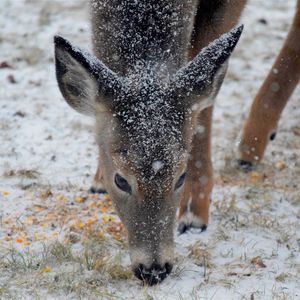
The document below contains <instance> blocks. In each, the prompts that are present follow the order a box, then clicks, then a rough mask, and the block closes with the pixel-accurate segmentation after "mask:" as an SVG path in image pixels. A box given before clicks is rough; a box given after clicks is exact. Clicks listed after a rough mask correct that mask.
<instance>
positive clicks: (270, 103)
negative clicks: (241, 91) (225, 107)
mask: <svg viewBox="0 0 300 300" xmlns="http://www.w3.org/2000/svg"><path fill="white" fill-rule="evenodd" d="M299 79H300V0H298V3H297V9H296V14H295V17H294V21H293V23H292V26H291V29H290V32H289V34H288V37H287V39H286V41H285V43H284V45H283V47H282V49H281V51H280V53H279V55H278V57H277V59H276V61H275V63H274V65H273V67H272V69H271V71H270V72H269V75H268V76H267V78H266V79H265V81H264V83H263V85H262V86H261V88H260V90H259V91H258V93H257V95H256V97H255V99H254V102H253V104H252V107H251V110H250V114H249V116H248V118H247V120H246V122H245V125H244V128H243V134H242V139H241V142H240V145H239V160H238V163H239V166H241V167H242V168H245V169H249V168H251V167H252V166H253V165H256V164H258V162H259V161H260V160H261V159H262V158H263V155H264V152H265V149H266V146H267V143H268V141H269V140H273V139H274V138H275V135H276V130H277V125H278V121H279V119H280V115H281V113H282V111H283V109H284V107H285V105H286V103H287V101H288V99H289V97H290V96H291V94H292V93H293V91H294V89H295V87H296V85H297V83H298V82H299Z"/></svg>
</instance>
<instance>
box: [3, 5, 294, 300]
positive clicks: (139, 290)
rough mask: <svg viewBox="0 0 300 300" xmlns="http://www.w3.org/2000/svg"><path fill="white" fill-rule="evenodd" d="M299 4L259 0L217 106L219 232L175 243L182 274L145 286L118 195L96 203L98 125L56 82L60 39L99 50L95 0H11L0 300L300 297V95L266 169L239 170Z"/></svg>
mask: <svg viewBox="0 0 300 300" xmlns="http://www.w3.org/2000/svg"><path fill="white" fill-rule="evenodd" d="M295 2H296V1H294V0H285V1H283V0H278V1H272V0H267V1H262V0H250V1H249V4H248V7H247V9H246V11H245V14H244V17H243V20H242V22H243V23H244V24H245V31H244V34H243V37H242V40H241V42H240V44H239V46H238V48H237V50H236V52H235V54H234V56H233V58H232V60H231V63H230V69H229V73H228V76H227V79H226V80H225V83H224V85H223V88H222V90H221V92H220V95H219V97H218V102H217V105H216V109H215V119H214V140H213V149H214V153H213V159H214V165H215V177H216V185H215V189H214V194H213V203H212V205H211V220H210V225H209V227H208V230H207V232H205V233H203V234H199V233H197V232H190V233H187V234H184V235H182V236H176V264H175V270H174V272H173V273H172V275H171V276H170V277H169V278H168V279H166V280H165V281H164V282H163V283H162V284H160V285H158V286H155V287H144V286H142V285H141V284H140V282H139V281H138V280H136V279H135V278H134V277H133V276H132V275H131V272H130V269H129V256H128V253H127V250H126V243H124V230H123V227H122V225H121V224H120V223H119V221H118V219H117V217H116V216H115V215H114V211H113V208H112V205H111V201H110V199H109V198H108V197H107V196H101V197H98V196H92V195H88V194H87V189H88V188H89V186H90V184H91V181H92V176H93V174H94V172H95V169H96V158H97V148H96V145H95V142H94V139H93V123H92V120H90V119H88V118H86V117H83V116H81V115H79V114H77V113H76V112H74V111H73V110H72V109H70V108H69V107H68V106H67V104H66V103H65V102H64V101H63V100H62V96H61V95H60V93H59V91H58V88H57V84H56V81H55V73H54V64H53V35H54V34H56V33H61V34H63V35H64V36H65V37H67V38H69V39H70V40H71V41H73V42H74V43H75V44H77V45H79V46H81V47H86V48H87V49H90V48H91V47H90V29H89V23H88V13H87V7H86V1H83V0H80V1H79V0H77V1H71V0H64V1H58V0H55V1H54V0H52V1H48V0H43V1H40V0H1V1H0V63H2V68H1V69H0V139H1V144H0V176H1V177H0V178H1V179H0V298H1V299H10V298H12V299H22V298H24V299H35V298H36V299H39V298H44V299H84V298H85V299H172V300H173V299H175V300H176V299H299V297H300V280H299V276H300V275H299V274H300V254H299V251H300V225H299V218H300V187H299V186H300V183H299V182H300V180H299V178H300V151H299V149H300V122H299V120H300V105H299V97H300V90H299V89H297V90H296V91H295V93H294V95H293V97H292V99H291V100H290V102H289V104H288V106H287V108H286V110H285V111H284V114H283V117H282V120H281V123H280V127H279V130H278V135H277V138H276V140H275V141H274V142H272V143H271V144H270V145H269V147H268V149H267V153H266V156H265V159H264V161H263V163H262V165H261V166H260V167H259V168H258V170H257V171H256V172H254V173H250V174H245V173H242V172H240V171H237V170H236V169H235V168H234V166H233V161H234V159H235V144H236V141H237V140H238V135H239V132H240V129H241V126H242V124H243V121H244V119H245V115H246V113H247V110H248V108H249V105H250V103H251V100H252V98H253V96H254V95H255V92H256V91H257V89H258V87H259V85H260V83H261V81H262V79H263V77H264V76H265V75H266V73H267V71H268V69H269V68H270V66H271V64H272V62H273V60H274V58H275V55H276V53H277V52H278V50H279V48H280V46H281V44H282V42H283V39H284V37H285V35H286V32H287V30H288V27H289V24H290V22H291V17H292V15H293V12H294V6H295ZM4 62H6V63H7V64H8V66H6V67H5V64H4Z"/></svg>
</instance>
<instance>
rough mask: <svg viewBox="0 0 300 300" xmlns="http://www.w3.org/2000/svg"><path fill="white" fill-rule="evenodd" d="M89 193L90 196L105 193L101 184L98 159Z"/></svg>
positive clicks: (101, 176)
mask: <svg viewBox="0 0 300 300" xmlns="http://www.w3.org/2000/svg"><path fill="white" fill-rule="evenodd" d="M89 192H90V193H92V194H104V193H106V189H105V187H104V184H103V175H102V171H101V164H100V159H98V166H97V171H96V174H95V176H94V180H93V185H92V186H91V187H90V190H89Z"/></svg>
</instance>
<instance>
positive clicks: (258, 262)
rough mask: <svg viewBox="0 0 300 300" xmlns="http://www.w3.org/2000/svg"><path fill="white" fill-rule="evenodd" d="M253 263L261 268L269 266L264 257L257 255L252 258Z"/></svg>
mask: <svg viewBox="0 0 300 300" xmlns="http://www.w3.org/2000/svg"><path fill="white" fill-rule="evenodd" d="M251 264H252V265H255V266H257V267H260V268H266V267H267V266H266V265H265V264H264V263H263V261H262V258H261V257H260V256H256V257H254V258H252V259H251Z"/></svg>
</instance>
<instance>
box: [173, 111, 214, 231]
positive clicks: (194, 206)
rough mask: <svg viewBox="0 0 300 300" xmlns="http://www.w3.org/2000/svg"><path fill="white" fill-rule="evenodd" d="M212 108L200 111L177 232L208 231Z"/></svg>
mask: <svg viewBox="0 0 300 300" xmlns="http://www.w3.org/2000/svg"><path fill="white" fill-rule="evenodd" d="M212 111H213V108H212V107H210V108H207V109H205V110H203V111H202V112H201V113H200V114H199V116H198V118H197V127H196V133H195V135H194V136H193V140H192V148H191V153H190V158H189V162H188V169H187V178H186V182H185V187H184V191H183V197H182V199H181V203H180V209H179V225H178V231H179V232H180V233H184V232H185V231H186V230H188V229H190V228H200V229H201V230H202V231H204V230H205V229H206V228H207V224H208V217H209V205H210V197H211V191H212V188H213V168H212V162H211V119H212Z"/></svg>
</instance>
